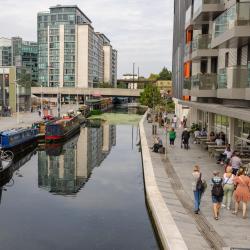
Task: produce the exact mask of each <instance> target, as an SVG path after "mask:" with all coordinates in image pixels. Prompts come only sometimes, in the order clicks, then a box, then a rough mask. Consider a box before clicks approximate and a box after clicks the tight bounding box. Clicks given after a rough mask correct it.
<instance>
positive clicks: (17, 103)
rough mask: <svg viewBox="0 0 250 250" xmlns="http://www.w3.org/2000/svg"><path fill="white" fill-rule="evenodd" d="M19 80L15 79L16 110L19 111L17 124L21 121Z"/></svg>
mask: <svg viewBox="0 0 250 250" xmlns="http://www.w3.org/2000/svg"><path fill="white" fill-rule="evenodd" d="M18 81H19V80H15V81H14V82H15V92H16V93H15V94H16V112H17V116H16V122H17V124H19V123H20V112H19V85H18V84H17V82H18Z"/></svg>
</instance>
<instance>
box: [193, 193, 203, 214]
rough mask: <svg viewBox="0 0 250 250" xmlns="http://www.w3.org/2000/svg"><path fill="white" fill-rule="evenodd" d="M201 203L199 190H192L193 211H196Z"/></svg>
mask: <svg viewBox="0 0 250 250" xmlns="http://www.w3.org/2000/svg"><path fill="white" fill-rule="evenodd" d="M200 203H201V191H194V211H198V210H199V209H200Z"/></svg>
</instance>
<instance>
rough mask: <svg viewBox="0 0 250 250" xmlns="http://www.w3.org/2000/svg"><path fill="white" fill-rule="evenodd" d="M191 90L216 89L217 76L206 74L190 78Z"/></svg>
mask: <svg viewBox="0 0 250 250" xmlns="http://www.w3.org/2000/svg"><path fill="white" fill-rule="evenodd" d="M191 83H192V84H191V85H192V88H198V89H200V90H215V89H217V74H214V73H206V74H197V75H194V76H192V78H191Z"/></svg>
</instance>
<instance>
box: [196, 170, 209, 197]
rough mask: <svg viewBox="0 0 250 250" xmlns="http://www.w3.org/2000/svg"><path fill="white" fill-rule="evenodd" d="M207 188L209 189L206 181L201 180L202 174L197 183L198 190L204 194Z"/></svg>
mask: <svg viewBox="0 0 250 250" xmlns="http://www.w3.org/2000/svg"><path fill="white" fill-rule="evenodd" d="M206 188H207V183H206V181H205V180H202V179H201V174H200V177H199V179H198V180H197V183H196V190H197V191H200V192H201V193H204V192H205V190H206Z"/></svg>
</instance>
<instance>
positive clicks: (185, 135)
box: [181, 128, 190, 150]
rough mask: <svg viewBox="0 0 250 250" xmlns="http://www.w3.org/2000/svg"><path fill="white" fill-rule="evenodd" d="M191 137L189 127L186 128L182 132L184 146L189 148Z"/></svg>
mask: <svg viewBox="0 0 250 250" xmlns="http://www.w3.org/2000/svg"><path fill="white" fill-rule="evenodd" d="M189 138H190V133H189V132H188V129H187V128H185V129H184V131H183V132H182V135H181V140H182V142H183V144H184V148H185V149H187V150H188V149H189Z"/></svg>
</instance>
